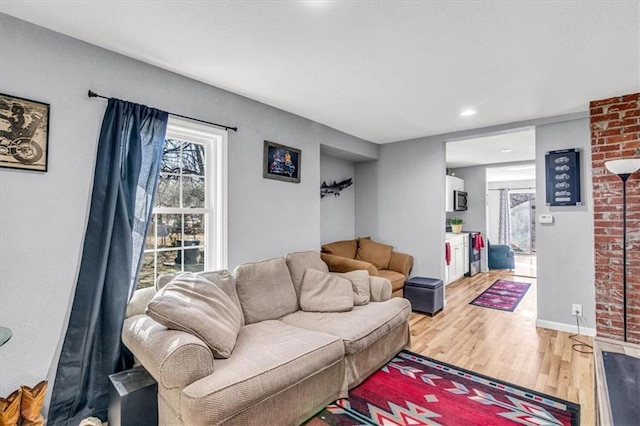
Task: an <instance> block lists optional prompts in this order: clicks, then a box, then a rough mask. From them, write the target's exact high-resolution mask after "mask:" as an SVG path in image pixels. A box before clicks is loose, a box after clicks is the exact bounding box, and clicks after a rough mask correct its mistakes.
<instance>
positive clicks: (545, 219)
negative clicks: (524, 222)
mask: <svg viewBox="0 0 640 426" xmlns="http://www.w3.org/2000/svg"><path fill="white" fill-rule="evenodd" d="M538 221H539V222H540V223H545V224H549V223H553V215H552V214H541V215H540V216H538Z"/></svg>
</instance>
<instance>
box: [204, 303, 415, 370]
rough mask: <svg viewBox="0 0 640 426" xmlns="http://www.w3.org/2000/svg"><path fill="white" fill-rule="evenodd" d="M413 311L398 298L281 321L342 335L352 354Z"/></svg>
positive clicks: (348, 353)
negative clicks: (351, 308) (347, 309)
mask: <svg viewBox="0 0 640 426" xmlns="http://www.w3.org/2000/svg"><path fill="white" fill-rule="evenodd" d="M410 313H411V304H410V303H409V301H408V300H406V299H403V298H397V297H396V298H393V299H389V300H387V301H385V302H371V303H369V304H368V305H364V306H355V307H354V308H353V310H352V311H349V312H340V313H335V312H303V311H298V312H294V313H293V314H291V315H287V316H286V317H284V318H282V319H281V321H283V322H285V323H287V324H290V325H293V326H296V327H300V328H305V329H307V330H315V331H322V332H324V333H329V334H332V335H334V336H338V337H339V338H340V339H342V341H343V342H344V349H345V352H346V353H347V355H350V354H354V353H358V352H360V351H362V350H363V349H366V348H368V347H369V346H371V345H372V344H373V343H374V342H376V341H377V340H379V339H380V338H381V337H382V336H384V335H385V334H387V333H388V332H389V330H391V329H392V328H394V327H396V326H397V325H399V324H401V323H403V322H405V321H407V319H408V318H409V314H410ZM234 354H235V352H234ZM217 365H218V364H216V366H217Z"/></svg>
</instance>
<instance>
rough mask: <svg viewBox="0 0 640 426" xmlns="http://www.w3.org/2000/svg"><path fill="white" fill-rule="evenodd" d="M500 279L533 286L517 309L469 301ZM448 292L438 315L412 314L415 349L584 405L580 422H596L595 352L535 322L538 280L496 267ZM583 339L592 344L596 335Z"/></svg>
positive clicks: (459, 365)
mask: <svg viewBox="0 0 640 426" xmlns="http://www.w3.org/2000/svg"><path fill="white" fill-rule="evenodd" d="M497 279H508V280H513V281H521V282H530V283H532V284H533V285H532V286H531V288H530V289H529V291H528V292H527V295H526V296H525V297H524V298H523V300H522V301H521V303H520V305H519V306H518V307H517V309H516V310H515V311H514V312H504V311H499V310H495V309H488V308H481V307H478V306H473V305H470V304H469V302H471V301H472V300H473V299H474V298H475V297H476V296H477V295H478V294H480V293H481V292H482V291H484V290H485V289H486V288H488V287H489V286H490V285H491V284H493V282H495V281H496V280H497ZM445 295H446V296H445V297H446V301H447V302H446V303H447V304H446V306H445V308H444V310H443V311H441V312H439V313H438V314H436V315H435V316H434V317H430V316H428V315H423V314H419V313H413V314H411V316H410V318H409V322H410V329H411V336H412V337H411V339H412V341H411V349H412V350H413V351H414V352H417V353H420V354H423V355H426V356H428V357H431V358H434V359H437V360H440V361H444V362H447V363H450V364H453V365H455V366H458V367H462V368H466V369H468V370H471V371H474V372H477V373H480V374H485V375H487V376H491V377H495V378H497V379H500V380H504V381H506V382H510V383H513V384H516V385H520V386H523V387H526V388H530V389H534V390H536V391H539V392H544V393H546V394H549V395H552V396H555V397H558V398H562V399H566V400H569V401H572V402H575V403H579V404H580V406H581V408H580V410H581V424H583V425H592V424H595V412H594V362H593V354H583V353H579V352H576V351H575V350H573V349H572V344H573V343H574V342H573V341H572V340H571V339H569V334H568V333H563V332H560V331H555V330H550V329H545V328H538V327H536V326H535V322H536V312H537V307H536V280H535V279H534V278H527V277H522V276H516V275H514V274H513V273H512V272H510V271H504V270H500V271H491V272H487V273H481V274H478V275H475V276H474V277H470V278H469V277H465V278H462V279H460V280H458V281H456V282H455V283H452V284H450V285H448V286H447V287H446V289H445ZM579 339H580V340H581V341H584V342H587V343H589V344H590V345H593V339H592V338H591V337H586V336H579Z"/></svg>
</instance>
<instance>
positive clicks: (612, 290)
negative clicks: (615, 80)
mask: <svg viewBox="0 0 640 426" xmlns="http://www.w3.org/2000/svg"><path fill="white" fill-rule="evenodd" d="M589 106H590V118H591V120H590V125H591V161H592V166H593V211H594V237H595V266H596V276H595V285H596V324H597V332H598V336H602V337H608V338H613V339H618V340H622V336H623V328H622V310H623V308H622V273H623V272H622V182H621V180H620V178H619V177H618V176H616V175H614V174H611V173H609V172H608V171H607V170H606V169H605V167H604V163H605V161H607V160H614V159H620V158H631V157H638V158H640V93H634V94H629V95H624V96H618V97H615V98H609V99H603V100H599V101H593V102H591V103H590V105H589ZM627 340H628V341H630V342H635V343H640V172H638V173H635V174H634V175H633V176H631V177H630V178H629V180H628V181H627Z"/></svg>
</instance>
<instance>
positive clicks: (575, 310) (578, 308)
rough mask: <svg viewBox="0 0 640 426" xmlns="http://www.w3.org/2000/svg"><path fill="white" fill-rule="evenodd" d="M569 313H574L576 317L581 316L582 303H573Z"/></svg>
mask: <svg viewBox="0 0 640 426" xmlns="http://www.w3.org/2000/svg"><path fill="white" fill-rule="evenodd" d="M571 315H575V316H577V317H581V316H582V305H578V304H577V303H574V304H573V305H572V307H571Z"/></svg>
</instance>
